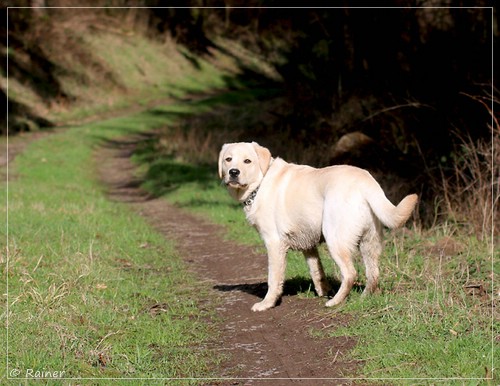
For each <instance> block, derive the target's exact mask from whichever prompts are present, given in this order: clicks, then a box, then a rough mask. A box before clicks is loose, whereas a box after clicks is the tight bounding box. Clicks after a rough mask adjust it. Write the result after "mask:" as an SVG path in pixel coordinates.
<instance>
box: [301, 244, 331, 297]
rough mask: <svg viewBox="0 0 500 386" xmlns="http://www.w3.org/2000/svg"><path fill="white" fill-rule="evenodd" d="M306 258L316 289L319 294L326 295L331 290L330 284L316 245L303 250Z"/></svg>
mask: <svg viewBox="0 0 500 386" xmlns="http://www.w3.org/2000/svg"><path fill="white" fill-rule="evenodd" d="M303 253H304V257H305V258H306V261H307V265H308V266H309V272H310V273H311V278H312V281H313V283H314V289H315V290H316V293H317V294H318V296H326V295H327V294H328V292H329V291H330V284H329V283H328V281H327V280H326V277H325V272H324V270H323V266H322V265H321V260H320V258H319V253H318V249H317V248H316V247H314V248H311V249H308V250H306V251H303Z"/></svg>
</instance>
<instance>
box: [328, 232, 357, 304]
mask: <svg viewBox="0 0 500 386" xmlns="http://www.w3.org/2000/svg"><path fill="white" fill-rule="evenodd" d="M352 229H355V227H353V226H349V224H343V227H342V228H340V227H338V226H335V224H328V223H326V224H324V227H323V235H324V236H325V241H326V245H327V246H328V251H329V252H330V256H331V257H332V259H333V260H334V261H335V262H336V263H337V265H338V267H339V269H340V274H341V276H342V283H341V284H340V288H339V290H338V291H337V293H336V294H335V296H334V297H333V299H330V300H329V301H328V302H326V306H327V307H332V306H336V305H337V304H340V303H342V302H343V301H344V300H345V298H346V297H347V295H348V294H349V292H350V291H351V289H352V286H353V285H354V282H355V281H356V278H357V272H356V268H354V264H353V261H352V253H353V251H354V248H355V247H356V243H357V239H358V236H357V234H356V232H352Z"/></svg>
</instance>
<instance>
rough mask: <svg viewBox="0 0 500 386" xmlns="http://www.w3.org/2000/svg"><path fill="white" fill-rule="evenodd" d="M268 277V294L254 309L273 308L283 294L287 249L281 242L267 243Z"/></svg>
mask: <svg viewBox="0 0 500 386" xmlns="http://www.w3.org/2000/svg"><path fill="white" fill-rule="evenodd" d="M266 246H267V258H268V277H267V286H268V289H267V294H266V296H265V298H264V300H262V301H261V302H259V303H255V304H254V305H253V307H252V311H265V310H268V309H270V308H273V307H274V306H275V305H276V303H277V301H278V300H279V298H280V297H281V295H282V294H283V285H284V283H285V270H286V251H287V249H286V248H284V247H283V246H282V245H281V243H280V242H275V243H267V245H266Z"/></svg>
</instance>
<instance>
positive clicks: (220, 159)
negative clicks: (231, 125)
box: [219, 143, 228, 179]
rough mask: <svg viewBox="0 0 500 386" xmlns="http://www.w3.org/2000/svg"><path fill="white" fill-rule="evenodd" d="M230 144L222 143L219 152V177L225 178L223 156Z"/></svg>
mask: <svg viewBox="0 0 500 386" xmlns="http://www.w3.org/2000/svg"><path fill="white" fill-rule="evenodd" d="M227 146H228V144H227V143H226V144H224V145H222V149H221V150H220V153H219V178H220V179H222V178H224V174H223V173H222V161H223V160H222V157H224V151H225V150H226V148H227Z"/></svg>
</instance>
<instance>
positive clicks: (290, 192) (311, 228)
mask: <svg viewBox="0 0 500 386" xmlns="http://www.w3.org/2000/svg"><path fill="white" fill-rule="evenodd" d="M219 176H220V178H221V179H222V181H223V183H224V184H225V185H226V186H227V188H228V191H229V193H230V195H231V196H232V197H233V198H235V199H236V200H238V201H239V202H241V203H243V205H244V209H245V213H246V217H247V219H248V221H249V222H250V224H252V225H253V226H255V228H256V229H257V231H258V232H259V233H260V236H261V238H262V239H263V241H264V243H265V245H266V248H267V253H268V267H269V272H268V291H267V294H266V296H265V298H264V300H262V301H261V302H259V303H256V304H254V305H253V307H252V310H253V311H264V310H267V309H269V308H272V307H274V306H275V304H276V302H277V301H278V300H279V298H280V297H281V295H282V293H283V284H284V281H285V267H286V259H285V258H286V252H287V250H288V249H290V248H291V249H297V250H300V251H303V253H304V256H305V257H306V260H307V263H308V265H309V270H310V273H311V276H312V280H313V283H314V287H315V289H316V292H317V293H318V295H319V296H325V295H326V294H327V293H328V291H329V286H328V283H327V281H326V279H325V274H324V272H323V267H322V265H321V262H320V259H319V255H318V250H317V249H316V246H317V244H318V243H319V242H320V239H321V237H322V236H323V237H324V240H325V242H326V244H327V246H328V251H329V253H330V255H331V257H332V258H333V260H335V262H336V263H337V264H338V266H339V268H340V272H341V275H342V283H341V286H340V288H339V290H338V292H337V293H336V295H335V296H334V297H333V299H330V300H328V302H327V303H326V305H327V306H328V307H330V306H335V305H337V304H339V303H341V302H342V301H344V299H345V298H346V297H347V295H348V294H349V291H350V290H351V288H352V286H353V284H354V281H355V280H356V275H357V273H356V270H355V268H354V265H353V261H352V257H351V256H352V254H353V252H354V250H355V248H356V247H357V246H359V249H360V251H361V255H362V256H363V261H364V264H365V267H366V277H367V283H366V287H365V290H364V294H369V293H372V292H373V291H375V290H376V288H377V282H378V276H379V269H378V259H379V256H380V254H381V252H382V225H385V226H387V227H389V228H396V227H399V226H402V225H403V224H404V223H405V222H406V221H407V220H408V218H409V217H410V215H411V213H412V211H413V209H414V207H415V204H416V203H417V195H416V194H411V195H408V196H406V197H405V198H404V199H403V200H402V201H401V202H400V203H399V204H398V206H394V205H393V204H392V203H391V202H390V201H389V200H388V199H387V198H386V196H385V194H384V191H383V190H382V188H381V187H380V185H379V184H378V183H377V181H375V179H374V178H373V177H372V176H371V175H370V173H368V172H367V171H366V170H363V169H359V168H356V167H353V166H347V165H339V166H330V167H326V168H322V169H316V168H313V167H310V166H306V165H295V164H292V163H288V162H285V161H284V160H282V159H280V158H272V157H271V153H270V152H269V150H268V149H266V148H265V147H262V146H260V145H259V144H257V143H256V142H252V143H243V142H240V143H228V144H225V145H224V146H223V147H222V150H221V151H220V154H219Z"/></svg>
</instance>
